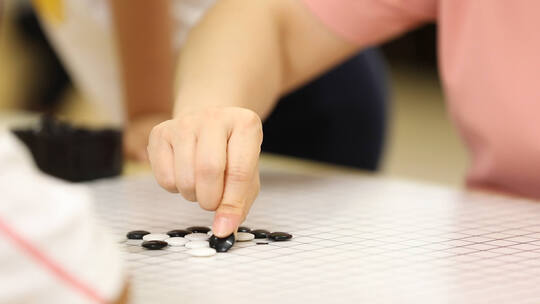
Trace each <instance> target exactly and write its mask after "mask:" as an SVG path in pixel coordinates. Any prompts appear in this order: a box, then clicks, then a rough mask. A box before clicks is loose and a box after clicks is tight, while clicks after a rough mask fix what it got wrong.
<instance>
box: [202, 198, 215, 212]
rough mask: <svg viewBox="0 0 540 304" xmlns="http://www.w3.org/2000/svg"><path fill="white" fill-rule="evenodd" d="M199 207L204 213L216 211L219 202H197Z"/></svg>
mask: <svg viewBox="0 0 540 304" xmlns="http://www.w3.org/2000/svg"><path fill="white" fill-rule="evenodd" d="M199 206H201V208H202V209H204V210H206V211H216V209H217V208H218V206H219V201H217V200H216V201H214V200H211V201H204V202H199Z"/></svg>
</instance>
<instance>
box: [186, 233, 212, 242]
mask: <svg viewBox="0 0 540 304" xmlns="http://www.w3.org/2000/svg"><path fill="white" fill-rule="evenodd" d="M185 238H186V239H188V240H190V241H206V240H208V235H206V233H191V234H188V235H186V236H185Z"/></svg>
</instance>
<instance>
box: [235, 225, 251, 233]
mask: <svg viewBox="0 0 540 304" xmlns="http://www.w3.org/2000/svg"><path fill="white" fill-rule="evenodd" d="M238 232H251V228H249V227H246V226H240V227H238Z"/></svg>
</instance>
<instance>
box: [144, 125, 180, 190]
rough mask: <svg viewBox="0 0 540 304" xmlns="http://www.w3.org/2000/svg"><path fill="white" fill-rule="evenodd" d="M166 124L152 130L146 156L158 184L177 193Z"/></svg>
mask: <svg viewBox="0 0 540 304" xmlns="http://www.w3.org/2000/svg"><path fill="white" fill-rule="evenodd" d="M167 123H168V122H164V123H161V124H159V125H157V126H156V127H155V128H154V129H153V130H152V132H151V134H150V140H149V143H148V155H149V158H150V163H151V166H152V171H153V173H154V176H155V177H156V180H157V182H158V184H159V185H160V186H161V187H163V188H164V189H166V190H167V191H169V192H178V189H177V188H176V179H175V173H174V158H173V150H172V147H171V145H170V143H169V142H170V141H169V136H168V133H167V132H168V130H167Z"/></svg>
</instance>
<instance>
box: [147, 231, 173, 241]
mask: <svg viewBox="0 0 540 304" xmlns="http://www.w3.org/2000/svg"><path fill="white" fill-rule="evenodd" d="M168 238H169V236H168V235H166V234H163V233H150V234H147V235H145V236H143V238H142V239H143V240H145V241H165V240H166V239H168Z"/></svg>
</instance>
